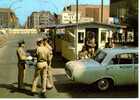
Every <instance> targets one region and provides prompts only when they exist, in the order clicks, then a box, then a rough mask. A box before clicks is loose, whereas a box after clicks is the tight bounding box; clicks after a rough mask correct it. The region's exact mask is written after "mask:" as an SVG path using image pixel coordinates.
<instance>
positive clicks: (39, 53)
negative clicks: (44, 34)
mask: <svg viewBox="0 0 140 100" xmlns="http://www.w3.org/2000/svg"><path fill="white" fill-rule="evenodd" d="M36 45H37V47H36V52H35V56H36V58H37V63H36V66H35V73H34V77H33V83H32V94H35V93H36V87H37V82H38V79H39V75H40V76H41V86H42V91H41V94H43V95H45V93H46V88H53V79H52V71H51V61H52V58H53V51H52V50H53V48H52V47H51V46H50V45H49V43H48V39H47V38H44V39H38V40H37V42H36ZM24 46H25V43H24V41H22V42H19V46H18V48H17V57H18V88H19V89H24V82H23V80H24V73H25V68H26V61H27V60H31V59H32V58H31V56H29V55H28V54H27V53H26V51H25V50H24Z"/></svg>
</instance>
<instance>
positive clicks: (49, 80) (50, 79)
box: [43, 38, 53, 89]
mask: <svg viewBox="0 0 140 100" xmlns="http://www.w3.org/2000/svg"><path fill="white" fill-rule="evenodd" d="M43 42H44V47H45V48H46V50H47V51H49V56H48V61H47V63H48V69H47V88H49V89H51V88H53V76H52V68H51V64H52V58H53V49H52V47H51V46H50V45H49V43H48V39H47V38H44V39H43Z"/></svg>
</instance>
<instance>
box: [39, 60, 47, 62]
mask: <svg viewBox="0 0 140 100" xmlns="http://www.w3.org/2000/svg"><path fill="white" fill-rule="evenodd" d="M37 62H46V61H45V60H39V61H37Z"/></svg>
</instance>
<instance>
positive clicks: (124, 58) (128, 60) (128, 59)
mask: <svg viewBox="0 0 140 100" xmlns="http://www.w3.org/2000/svg"><path fill="white" fill-rule="evenodd" d="M133 59H134V53H122V54H118V55H115V56H114V57H113V58H112V59H111V61H110V64H132V63H133Z"/></svg>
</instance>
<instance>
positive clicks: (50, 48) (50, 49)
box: [45, 43, 52, 54]
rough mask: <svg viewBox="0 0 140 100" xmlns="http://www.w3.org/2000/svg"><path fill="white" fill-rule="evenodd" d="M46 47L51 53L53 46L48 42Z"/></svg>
mask: <svg viewBox="0 0 140 100" xmlns="http://www.w3.org/2000/svg"><path fill="white" fill-rule="evenodd" d="M45 48H46V49H47V50H48V51H49V52H50V54H51V53H52V47H51V46H50V45H49V44H48V43H46V45H45Z"/></svg>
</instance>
